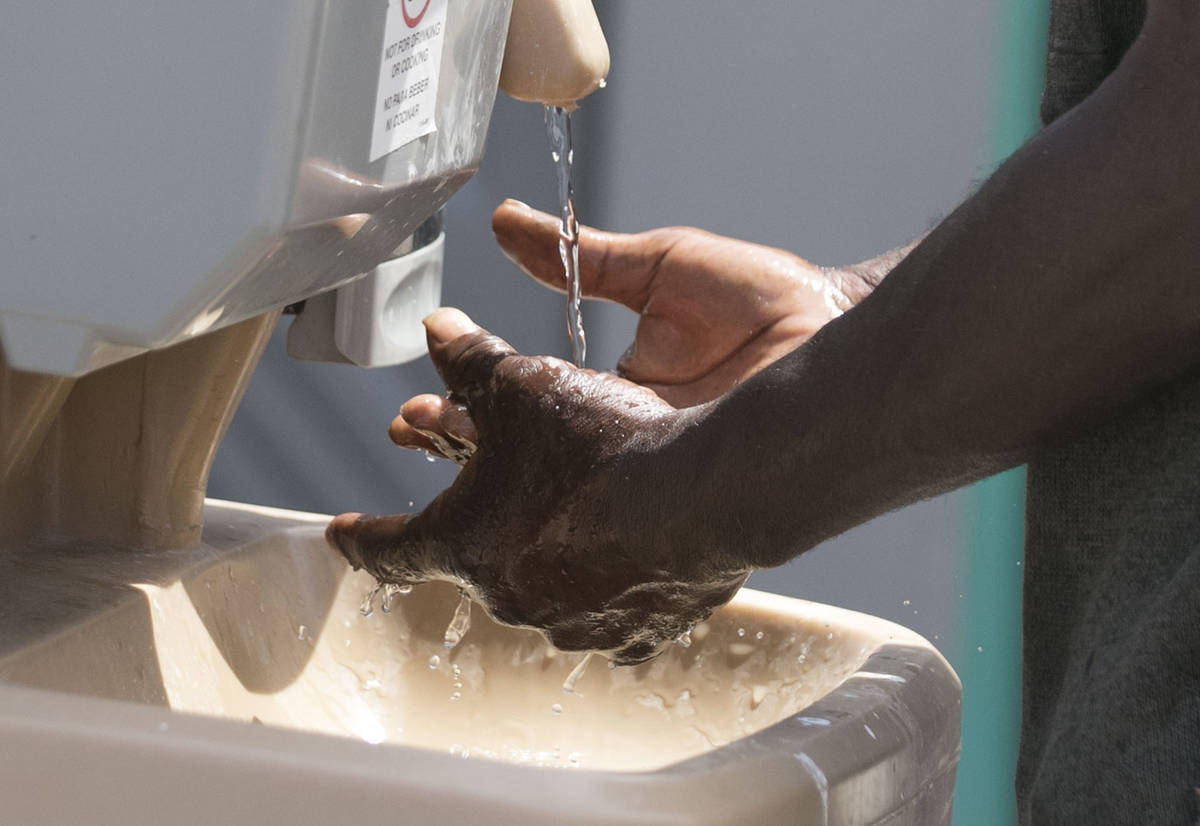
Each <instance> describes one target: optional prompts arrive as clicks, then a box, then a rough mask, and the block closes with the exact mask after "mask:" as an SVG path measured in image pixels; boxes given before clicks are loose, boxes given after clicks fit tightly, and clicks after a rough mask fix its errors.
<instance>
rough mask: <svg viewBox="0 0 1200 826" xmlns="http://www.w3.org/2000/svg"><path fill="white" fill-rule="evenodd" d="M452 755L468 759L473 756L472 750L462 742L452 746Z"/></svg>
mask: <svg viewBox="0 0 1200 826" xmlns="http://www.w3.org/2000/svg"><path fill="white" fill-rule="evenodd" d="M450 755H451V756H452V757H461V758H462V759H463V760H466V759H467V758H468V757H470V756H471V750H470V749H469V748H467V747H466V746H464V745H462V744H461V743H455V744H454V745H453V746H451V747H450Z"/></svg>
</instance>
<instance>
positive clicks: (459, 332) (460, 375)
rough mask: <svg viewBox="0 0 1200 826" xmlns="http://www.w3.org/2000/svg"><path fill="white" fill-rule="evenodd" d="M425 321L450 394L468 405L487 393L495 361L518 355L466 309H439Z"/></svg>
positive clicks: (431, 352)
mask: <svg viewBox="0 0 1200 826" xmlns="http://www.w3.org/2000/svg"><path fill="white" fill-rule="evenodd" d="M424 323H425V331H426V339H427V340H428V342H429V357H430V358H431V359H432V360H433V366H434V367H436V368H437V371H438V373H439V375H441V377H442V381H444V382H445V383H446V389H448V390H449V391H450V393H451V395H452V396H456V397H458V398H459V399H460V400H465V401H466V402H467V404H468V405H471V404H473V403H475V402H478V401H480V400H481V399H482V398H483V397H484V396H485V395H486V394H487V392H488V391H489V389H490V384H491V377H492V372H493V371H494V370H495V369H496V365H498V364H499V363H500V362H502V361H504V360H505V359H506V358H508V357H510V356H515V355H517V351H516V350H514V349H513V348H512V347H511V346H509V344H508V343H507V342H506V341H504V340H503V339H502V338H500V337H498V336H494V335H492V334H491V333H489V332H487V331H486V330H484V329H483V328H482V327H480V326H479V325H477V324H476V323H475V322H473V321H471V319H470V318H468V317H467V315H466V313H464V312H462V311H461V310H456V309H454V308H453V307H443V308H441V309H440V310H436V311H435V312H433V313H432V314H430V315H429V316H428V317H426V319H425V321H424ZM476 412H477V411H476ZM478 424H479V422H478V421H476V425H478Z"/></svg>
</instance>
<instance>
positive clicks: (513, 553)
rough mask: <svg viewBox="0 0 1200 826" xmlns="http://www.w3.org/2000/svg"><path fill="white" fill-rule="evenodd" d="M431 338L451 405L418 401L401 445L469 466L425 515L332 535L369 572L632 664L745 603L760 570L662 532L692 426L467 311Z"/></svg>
mask: <svg viewBox="0 0 1200 826" xmlns="http://www.w3.org/2000/svg"><path fill="white" fill-rule="evenodd" d="M426 326H427V330H428V338H429V350H430V355H431V357H432V359H433V362H434V364H435V365H436V366H437V369H438V372H439V373H440V374H441V376H442V378H443V380H444V381H445V383H446V387H447V388H448V390H449V396H448V398H442V397H439V396H432V395H428V396H418V397H417V398H415V399H412V400H410V401H409V402H408V403H406V404H405V405H404V407H403V408H402V411H401V415H400V416H398V417H397V418H396V420H395V421H394V422H393V423H392V426H391V428H390V430H389V433H390V435H391V437H392V439H393V440H394V441H395V442H396V443H397V444H400V445H402V446H404V447H412V448H421V449H426V450H429V451H430V452H431V453H434V454H437V455H440V456H444V457H446V458H451V459H454V460H455V461H458V462H459V463H460V464H461V465H462V469H461V470H460V472H459V475H458V477H457V478H456V479H455V481H454V484H453V485H451V486H450V488H448V489H447V490H445V491H444V492H443V493H442V494H441V495H439V496H438V497H437V498H436V499H435V500H434V501H433V502H432V503H431V504H430V505H429V507H427V508H426V509H425V510H424V511H423V512H421V513H419V514H406V515H399V516H383V517H371V516H362V515H360V514H342V515H341V516H339V517H337V518H336V519H334V521H333V522H332V523H331V524H330V526H329V529H328V531H327V534H326V536H327V538H328V540H329V543H330V544H331V545H332V546H333V547H334V548H336V549H337V550H339V551H341V553H342V554H343V555H344V556H345V557H346V558H347V559H348V560H349V561H350V563H351V564H352V565H353V566H354V567H356V568H364V569H366V570H367V571H368V572H370V573H371V574H373V575H374V576H375V577H376V578H378V579H379V580H380V581H381V582H388V583H397V584H409V583H418V582H423V581H427V580H431V579H443V580H450V581H454V582H459V583H460V584H462V585H463V586H464V587H466V588H467V589H468V591H469V592H470V593H471V594H472V596H473V597H474V598H475V599H476V600H477V601H478V602H480V603H481V604H482V605H483V607H484V608H486V609H487V611H488V612H489V613H490V614H491V615H492V616H493V617H494V618H495V619H497V620H499V621H500V622H503V623H506V624H509V625H521V626H529V627H533V628H537V629H540V630H542V631H543V632H544V633H545V634H546V636H547V637H548V638H549V639H550V641H551V642H552V643H553V644H554V645H555V646H557V647H558V648H560V649H563V650H568V651H579V650H597V651H602V652H605V653H606V654H608V655H609V656H610V657H611V658H612V659H613V660H614V661H616V662H618V663H621V664H631V663H636V662H640V661H643V660H646V659H649V658H650V657H652V656H654V654H655V653H657V652H658V651H659V650H661V648H662V647H663V646H664V645H666V644H667V643H669V642H670V641H672V640H674V639H676V638H677V637H679V636H680V635H681V634H683V633H684V632H685V631H686V630H687V629H688V628H689V627H690V626H691V625H693V624H694V623H696V622H699V621H700V620H702V619H704V618H706V617H707V616H708V615H709V614H710V613H711V612H712V611H713V610H714V609H715V608H717V607H718V606H720V605H722V604H724V603H725V602H727V601H728V600H729V599H730V598H732V596H733V595H734V593H735V592H736V591H737V589H738V588H739V587H740V586H741V584H742V582H743V581H744V580H745V578H746V575H747V574H748V571H749V569H748V567H747V566H745V565H743V564H738V563H736V562H732V561H730V560H728V559H718V558H716V556H715V555H713V554H710V553H707V552H705V551H704V550H702V549H700V548H691V547H687V548H680V547H679V546H678V545H677V544H676V543H672V542H663V541H660V540H661V537H662V536H663V531H662V529H661V525H657V524H647V523H648V522H649V521H650V518H651V517H648V516H647V514H655V513H656V510H664V511H665V510H666V509H667V508H668V507H669V502H670V500H671V498H672V497H678V496H679V495H680V492H679V491H673V492H667V491H660V490H656V489H655V488H656V485H655V483H654V461H653V457H654V454H655V451H656V449H657V448H658V447H660V446H661V445H663V444H664V443H666V442H667V441H669V440H670V439H671V438H672V437H673V435H674V434H675V433H676V432H678V429H679V428H681V427H685V426H686V419H685V416H684V415H683V414H681V412H680V411H677V410H675V409H674V408H672V407H671V406H670V405H668V404H666V403H664V402H663V401H662V400H661V399H660V398H658V397H657V396H656V395H655V394H654V393H651V392H649V391H647V390H646V389H644V388H642V387H639V386H637V385H635V384H633V383H631V382H628V381H625V380H622V379H620V378H618V377H615V376H611V375H604V374H597V373H594V372H592V371H589V370H579V369H576V368H575V367H573V366H571V365H570V364H568V363H566V362H564V361H562V360H560V359H555V358H549V357H536V358H535V357H526V356H522V355H520V354H518V353H516V352H515V351H514V350H513V349H512V348H511V347H510V346H509V345H508V344H506V343H505V342H504V341H502V340H500V339H499V338H497V337H495V336H493V335H490V334H489V333H487V332H485V331H484V330H482V329H480V328H479V327H477V326H476V325H475V324H474V323H473V322H471V321H470V319H468V318H467V317H466V316H465V315H463V314H462V313H461V312H459V311H457V310H439V311H438V312H437V313H435V314H433V315H432V316H430V318H429V319H427V320H426ZM660 500H661V501H662V503H663V508H661V509H656V507H654V506H653V505H651V506H650V507H647V502H654V501H660ZM631 503H636V506H632V505H631ZM662 515H663V514H661V513H660V514H658V516H660V517H661V516H662ZM652 537H657V539H656V538H652Z"/></svg>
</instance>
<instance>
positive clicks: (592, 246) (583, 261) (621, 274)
mask: <svg viewBox="0 0 1200 826" xmlns="http://www.w3.org/2000/svg"><path fill="white" fill-rule="evenodd" d="M492 232H494V233H495V235H496V241H497V242H498V243H499V244H500V249H502V250H503V251H504V254H505V255H507V256H508V257H509V258H510V259H511V260H512V262H513V263H514V264H516V265H517V266H518V267H520V268H521V269H522V270H524V271H525V272H526V273H527V274H528V275H530V276H531V277H533V278H534V279H536V280H538V281H540V282H542V283H543V284H545V285H546V286H548V287H551V288H553V289H556V290H560V291H565V290H566V284H565V282H564V280H563V265H562V259H561V258H560V257H559V252H558V241H559V220H558V218H556V217H554V216H553V215H549V214H547V213H545V212H539V211H538V210H535V209H533V208H532V207H530V206H527V205H526V204H523V203H521V202H520V201H513V200H508V201H505V202H504V203H502V204H501V205H500V206H499V207H497V208H496V211H495V212H493V213H492ZM676 240H678V238H677V233H676V232H675V231H674V230H655V231H651V232H644V233H639V234H637V235H624V234H621V233H611V232H599V231H597V230H594V229H590V228H588V227H580V228H579V281H580V286H581V288H582V290H583V294H584V295H585V296H588V297H591V298H606V299H608V300H609V301H616V302H618V303H620V304H624V305H625V306H626V307H628V308H629V309H631V310H633V311H634V312H641V310H642V307H643V306H644V305H645V302H646V292H647V289H648V287H649V285H650V282H651V281H652V280H653V278H654V275H655V273H656V270H657V268H658V265H659V263H660V262H661V261H662V259H663V257H664V256H665V255H666V253H667V251H668V250H669V249H670V248H671V246H672V244H674V243H675V241H676Z"/></svg>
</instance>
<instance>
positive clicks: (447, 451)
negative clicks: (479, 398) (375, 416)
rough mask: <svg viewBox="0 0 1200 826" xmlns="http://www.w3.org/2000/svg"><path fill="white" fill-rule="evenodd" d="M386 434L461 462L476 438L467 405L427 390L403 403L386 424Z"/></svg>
mask: <svg viewBox="0 0 1200 826" xmlns="http://www.w3.org/2000/svg"><path fill="white" fill-rule="evenodd" d="M388 436H390V437H391V439H392V441H393V442H395V443H396V444H398V445H400V446H401V447H406V448H411V449H415V450H425V451H428V452H429V453H430V454H433V455H435V456H441V457H442V458H444V459H450V460H451V461H454V462H457V463H458V464H460V465H461V464H466V462H467V460H468V459H470V458H471V454H473V453H474V452H475V446H476V445H477V444H478V442H479V434H478V432H477V431H476V429H475V422H474V421H473V420H472V419H471V415H470V414H469V413H468V412H467V409H466V407H465V406H463V405H461V404H456V403H454V402H452V401H450V400H449V399H446V398H444V397H442V396H434V395H432V394H430V393H426V394H424V395H420V396H414V397H413V398H411V399H409V400H408V401H406V402H405V403H404V406H403V407H401V408H400V415H399V416H397V417H396V418H395V419H393V420H392V423H391V425H389V427H388Z"/></svg>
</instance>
